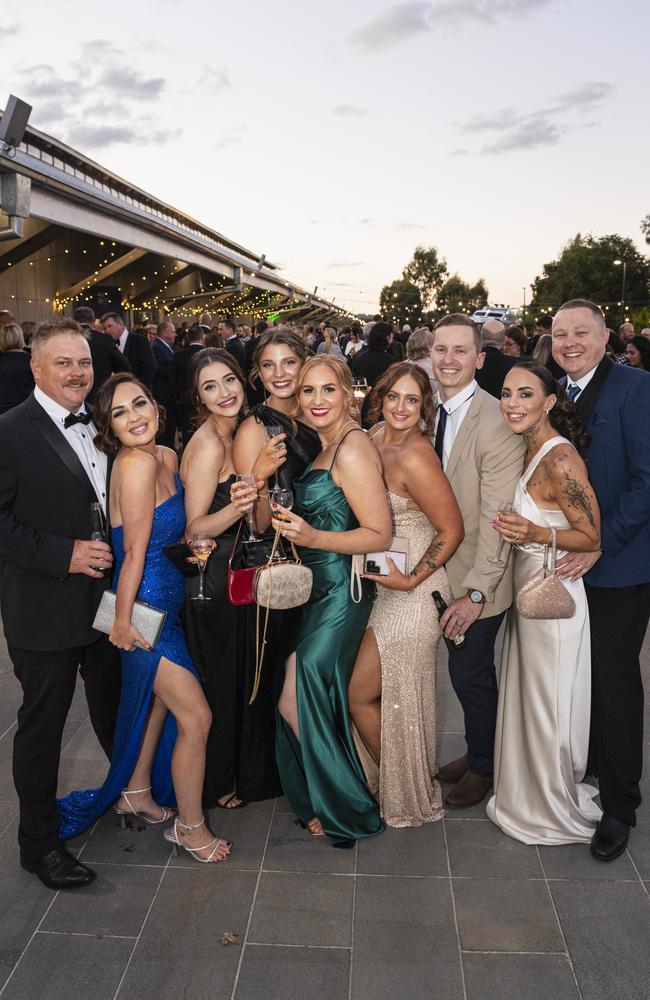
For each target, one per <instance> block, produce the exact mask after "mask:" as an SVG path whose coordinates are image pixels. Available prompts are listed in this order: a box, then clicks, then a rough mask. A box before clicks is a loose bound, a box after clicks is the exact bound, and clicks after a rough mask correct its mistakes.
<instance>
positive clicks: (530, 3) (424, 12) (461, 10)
mask: <svg viewBox="0 0 650 1000" xmlns="http://www.w3.org/2000/svg"><path fill="white" fill-rule="evenodd" d="M554 2H555V0H437V2H434V3H421V2H412V3H401V4H393V5H392V6H390V7H387V8H386V9H385V10H384V11H382V12H381V13H380V14H377V15H376V16H375V17H373V18H371V19H370V20H369V21H367V22H366V23H365V24H363V25H362V26H361V27H360V28H357V29H356V31H354V32H352V34H351V35H350V41H351V43H352V44H353V45H354V46H355V47H356V48H359V49H362V50H365V51H374V50H376V49H384V48H389V47H392V46H394V45H399V44H400V43H402V42H405V41H407V40H408V39H410V38H413V37H415V36H416V35H421V34H425V33H428V32H432V31H435V30H436V29H437V28H440V29H445V28H449V29H452V30H453V29H456V30H459V29H462V28H465V27H471V26H472V25H476V24H480V25H483V26H492V25H495V24H498V23H499V22H500V21H503V20H507V19H508V18H510V17H522V16H525V15H526V14H529V13H534V12H535V11H536V10H538V9H541V8H543V7H547V6H549V5H550V4H551V3H554Z"/></svg>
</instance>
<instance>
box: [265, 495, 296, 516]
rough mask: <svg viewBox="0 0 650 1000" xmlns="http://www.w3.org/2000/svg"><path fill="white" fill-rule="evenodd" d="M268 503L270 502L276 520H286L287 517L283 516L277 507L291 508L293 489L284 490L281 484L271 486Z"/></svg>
mask: <svg viewBox="0 0 650 1000" xmlns="http://www.w3.org/2000/svg"><path fill="white" fill-rule="evenodd" d="M269 503H270V504H271V510H272V511H273V515H274V517H275V518H276V520H278V521H288V520H289V518H288V517H284V516H283V515H282V514H281V513H280V512H279V511H278V507H285V508H286V510H291V508H292V507H293V491H292V490H286V489H284V487H283V486H272V487H271V489H270V490H269Z"/></svg>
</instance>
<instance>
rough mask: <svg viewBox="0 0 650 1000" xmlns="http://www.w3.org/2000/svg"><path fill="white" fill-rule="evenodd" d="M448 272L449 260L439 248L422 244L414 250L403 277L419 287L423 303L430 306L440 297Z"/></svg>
mask: <svg viewBox="0 0 650 1000" xmlns="http://www.w3.org/2000/svg"><path fill="white" fill-rule="evenodd" d="M448 274H449V271H448V270H447V261H446V260H445V258H444V257H441V256H440V254H439V253H438V249H437V248H436V247H425V246H422V245H421V244H420V245H419V246H417V247H416V248H415V250H414V251H413V257H412V258H411V260H410V262H409V263H408V264H407V265H406V267H405V268H404V270H403V272H402V277H403V278H404V279H405V280H406V281H408V282H410V283H411V284H413V285H415V286H416V288H418V289H419V291H420V295H421V299H422V304H423V305H424V306H426V307H427V308H428V307H429V306H431V305H432V304H433V303H434V302H435V301H436V299H437V298H438V295H439V294H440V289H441V288H442V285H443V282H444V280H445V278H446V277H447V275H448Z"/></svg>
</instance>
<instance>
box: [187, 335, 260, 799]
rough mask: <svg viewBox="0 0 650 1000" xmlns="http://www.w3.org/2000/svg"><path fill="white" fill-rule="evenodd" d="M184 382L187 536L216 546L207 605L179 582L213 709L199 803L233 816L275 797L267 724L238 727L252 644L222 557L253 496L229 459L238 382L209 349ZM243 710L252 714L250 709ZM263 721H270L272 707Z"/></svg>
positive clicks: (231, 366) (220, 355) (226, 359)
mask: <svg viewBox="0 0 650 1000" xmlns="http://www.w3.org/2000/svg"><path fill="white" fill-rule="evenodd" d="M190 384H191V388H192V397H193V399H194V400H195V402H196V405H197V410H198V416H199V420H200V421H202V422H201V423H200V426H199V428H198V430H197V431H196V433H195V434H194V435H193V436H192V439H191V441H190V442H189V444H188V446H187V448H186V449H185V453H184V455H183V461H182V464H181V479H182V480H183V483H184V485H185V512H186V517H187V537H188V538H190V537H191V536H192V535H193V534H195V533H197V532H205V533H206V534H208V535H212V536H213V537H214V538H215V539H216V542H217V548H216V549H215V550H214V551H213V553H212V554H211V556H210V558H209V559H208V563H207V566H206V569H205V581H204V591H205V594H206V595H207V596H208V597H210V598H211V600H209V601H205V602H202V601H196V600H192V597H193V596H194V595H196V593H197V590H198V579H196V578H190V579H188V581H187V599H186V602H185V615H184V619H185V632H186V637H187V644H188V647H189V650H190V653H191V654H192V658H193V660H194V663H195V665H196V667H197V669H198V671H199V673H200V674H201V679H202V683H203V688H204V691H205V694H206V697H207V700H208V704H209V705H210V708H211V710H212V727H211V730H210V735H209V737H208V745H207V751H206V769H205V785H204V794H203V802H204V805H205V806H207V807H208V808H210V807H213V806H216V805H219V806H222V807H225V808H229V809H232V808H237V806H239V805H241V804H242V802H247V801H250V800H251V799H258V798H268V797H269V796H272V795H276V794H278V778H277V772H276V769H275V760H274V749H273V742H274V734H275V730H274V726H273V725H271V726H270V727H269V726H267V727H266V730H265V729H264V727H263V726H262V727H260V726H256V725H251V724H250V722H249V720H248V719H246V723H245V725H244V723H243V720H244V719H245V718H246V716H247V709H248V706H247V702H248V699H247V698H246V699H245V698H244V690H245V686H246V673H247V666H246V664H247V659H248V656H249V650H250V641H251V640H250V637H249V636H248V635H247V631H246V630H247V627H248V621H247V616H246V615H245V614H244V613H243V612H245V611H246V610H247V609H242V608H236V607H233V606H232V605H231V604H230V603H229V601H228V596H227V592H226V591H227V587H226V583H227V570H228V560H229V558H230V554H231V552H232V549H233V545H234V543H235V538H236V536H237V531H238V528H239V524H240V520H241V517H242V514H245V513H246V512H247V511H248V510H250V508H251V506H252V504H253V501H254V497H255V493H254V491H252V490H250V489H247V488H246V487H243V486H242V485H241V484H238V483H235V469H234V466H233V461H232V438H233V434H234V431H235V427H236V426H237V423H238V421H239V419H240V415H241V410H242V407H243V406H244V400H245V385H246V383H245V379H244V376H243V374H242V372H241V370H240V369H239V367H238V365H237V363H236V361H235V360H234V358H233V357H232V356H231V355H230V354H229V353H228V352H227V351H223V350H218V349H215V348H208V349H206V350H204V351H200V352H197V354H196V355H195V356H194V358H193V359H192V363H191V367H190ZM252 642H253V644H254V642H255V636H254V633H253V638H252ZM273 705H275V701H274V702H273ZM252 708H253V709H254V710H255V712H256V713H259V706H257V704H256V705H254V706H252ZM267 714H268V715H270V716H272V714H273V709H272V708H269V710H268V712H267ZM244 730H245V732H244ZM251 734H253V736H251Z"/></svg>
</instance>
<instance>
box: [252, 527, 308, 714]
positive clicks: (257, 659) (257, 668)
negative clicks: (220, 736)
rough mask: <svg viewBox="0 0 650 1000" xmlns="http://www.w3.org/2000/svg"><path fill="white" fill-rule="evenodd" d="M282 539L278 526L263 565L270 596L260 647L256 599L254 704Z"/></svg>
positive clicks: (264, 651)
mask: <svg viewBox="0 0 650 1000" xmlns="http://www.w3.org/2000/svg"><path fill="white" fill-rule="evenodd" d="M279 541H280V529H279V528H278V529H277V530H276V532H275V538H274V539H273V546H272V548H271V555H270V556H269V559H268V562H267V563H266V564H265V565H264V566H263V567H262V568H263V569H268V570H269V597H268V602H267V605H266V613H265V615H264V629H263V631H262V643H261V648H260V602H259V601H258V600H257V598H256V600H255V604H256V605H257V610H256V612H255V678H254V680H253V691H252V693H251V696H250V700H249V702H248V704H249V705H252V704H253V702H254V701H255V699H256V698H257V692H258V691H259V687H260V680H261V677H262V663H263V662H264V654H265V653H266V643H267V638H266V636H267V632H268V627H269V612H270V610H271V598H272V596H273V573H272V572H271V567H272V565H273V559H274V556H275V553H276V551H277V548H278V543H279ZM289 544H290V545H291V551H292V552H293V556H294V559H295V561H296V563H300V558H299V556H298V553H297V552H296V546H295V545H294V544H293V542H292V541H290V542H289Z"/></svg>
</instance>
